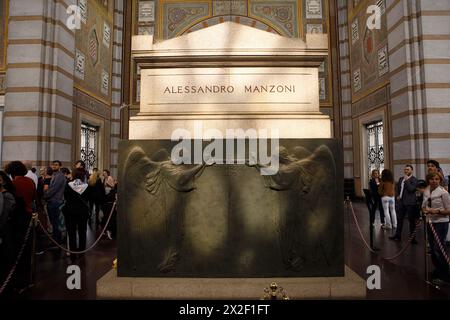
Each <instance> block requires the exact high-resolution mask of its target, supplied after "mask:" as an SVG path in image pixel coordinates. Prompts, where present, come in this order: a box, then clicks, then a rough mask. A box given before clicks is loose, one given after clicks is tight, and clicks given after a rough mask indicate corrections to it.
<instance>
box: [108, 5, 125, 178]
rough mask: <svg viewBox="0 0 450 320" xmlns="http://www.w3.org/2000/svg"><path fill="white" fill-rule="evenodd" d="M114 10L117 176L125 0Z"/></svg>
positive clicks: (113, 123) (113, 148) (113, 128)
mask: <svg viewBox="0 0 450 320" xmlns="http://www.w3.org/2000/svg"><path fill="white" fill-rule="evenodd" d="M114 8H115V10H114V50H113V77H112V106H111V144H110V145H111V160H110V163H111V165H110V169H111V174H112V175H113V177H117V173H118V172H117V167H118V163H119V153H118V149H119V140H120V130H121V128H120V107H121V104H122V57H123V54H122V52H123V45H122V44H123V23H124V15H123V12H124V1H123V0H115V7H114Z"/></svg>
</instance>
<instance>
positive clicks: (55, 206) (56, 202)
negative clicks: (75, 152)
mask: <svg viewBox="0 0 450 320" xmlns="http://www.w3.org/2000/svg"><path fill="white" fill-rule="evenodd" d="M61 165H62V164H61V161H58V160H55V161H53V163H52V169H53V175H52V180H51V181H50V186H49V188H48V189H47V191H45V193H44V198H45V200H47V211H48V216H49V218H50V222H51V224H52V227H53V238H54V239H55V240H56V241H57V242H58V243H62V236H61V229H60V226H59V221H60V215H61V207H62V205H63V204H64V189H65V187H66V182H67V180H66V177H65V176H64V174H63V173H62V172H61V171H60V168H61Z"/></svg>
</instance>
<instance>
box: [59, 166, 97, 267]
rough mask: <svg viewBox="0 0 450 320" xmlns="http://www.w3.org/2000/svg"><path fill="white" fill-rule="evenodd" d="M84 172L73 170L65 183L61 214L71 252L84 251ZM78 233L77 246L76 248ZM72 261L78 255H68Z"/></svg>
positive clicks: (86, 202) (86, 195)
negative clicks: (64, 222) (68, 180)
mask: <svg viewBox="0 0 450 320" xmlns="http://www.w3.org/2000/svg"><path fill="white" fill-rule="evenodd" d="M84 176H85V173H84V170H83V169H81V168H79V169H74V170H73V172H72V179H71V181H70V182H68V183H67V185H66V189H65V191H64V198H65V201H66V202H65V206H64V207H63V209H62V210H63V213H64V217H65V220H66V228H67V232H68V236H69V249H70V250H71V251H83V250H85V249H86V233H87V222H88V219H89V213H90V207H89V191H88V187H89V185H88V184H87V183H86V182H85V181H84ZM77 233H78V246H77ZM70 257H71V259H72V261H74V260H75V259H76V258H78V255H76V254H71V255H70Z"/></svg>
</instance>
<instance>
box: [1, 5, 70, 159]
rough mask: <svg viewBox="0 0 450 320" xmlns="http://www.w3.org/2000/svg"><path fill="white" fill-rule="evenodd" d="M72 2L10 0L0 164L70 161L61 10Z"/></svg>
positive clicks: (66, 37)
mask: <svg viewBox="0 0 450 320" xmlns="http://www.w3.org/2000/svg"><path fill="white" fill-rule="evenodd" d="M76 2H77V1H76V0H33V1H29V0H11V1H10V6H9V11H10V12H9V13H10V18H9V28H8V39H9V41H8V58H7V83H6V88H7V89H6V95H5V112H4V128H3V135H4V137H3V150H2V151H3V152H2V155H3V164H4V163H5V162H9V161H12V160H32V161H33V162H34V164H35V165H37V166H41V165H47V163H48V162H49V161H52V160H54V159H59V160H61V161H62V162H63V163H64V164H65V165H68V164H70V163H71V148H72V141H71V140H72V112H73V107H72V97H73V61H74V51H75V37H74V32H73V31H71V30H69V29H68V28H67V27H66V20H67V14H66V8H67V7H68V6H69V5H72V4H76Z"/></svg>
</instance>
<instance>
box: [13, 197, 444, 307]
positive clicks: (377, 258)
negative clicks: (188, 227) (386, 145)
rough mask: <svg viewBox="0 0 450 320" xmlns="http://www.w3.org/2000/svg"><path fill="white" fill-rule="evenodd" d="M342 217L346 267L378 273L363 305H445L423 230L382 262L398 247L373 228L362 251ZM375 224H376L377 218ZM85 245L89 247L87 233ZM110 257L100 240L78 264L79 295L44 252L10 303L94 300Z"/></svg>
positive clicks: (112, 248) (63, 265)
mask: <svg viewBox="0 0 450 320" xmlns="http://www.w3.org/2000/svg"><path fill="white" fill-rule="evenodd" d="M354 207H355V210H356V214H357V217H358V220H359V223H360V225H361V228H362V230H363V232H365V235H366V237H368V214H367V209H366V207H365V205H364V204H363V203H355V204H354ZM348 218H349V216H348V215H347V214H346V215H345V227H346V228H345V229H346V230H345V243H346V247H345V248H346V252H345V257H346V263H347V265H348V266H350V268H352V269H353V270H354V271H355V272H357V273H358V274H359V275H360V276H361V277H363V278H367V276H368V275H367V274H366V269H367V267H368V266H369V265H372V264H376V265H379V266H380V267H381V290H368V291H367V297H368V298H369V299H449V298H450V288H448V287H445V288H441V289H439V290H438V289H436V288H434V287H432V286H430V285H428V284H426V282H425V280H424V279H425V271H424V269H425V263H424V261H425V254H424V247H423V245H424V240H423V230H422V229H421V230H419V232H418V236H417V239H418V240H419V244H418V245H414V246H411V247H409V248H408V249H407V250H406V251H405V252H404V253H403V254H402V255H401V256H400V257H399V258H398V259H395V260H393V261H388V260H384V259H382V258H381V257H382V256H393V255H395V253H397V252H398V251H399V250H400V249H401V247H402V245H404V244H405V241H404V242H402V243H397V242H392V241H390V240H388V236H389V232H387V231H383V230H381V229H380V225H379V222H378V220H377V222H376V234H375V237H376V246H377V247H379V248H381V249H382V250H381V251H380V253H378V254H376V255H375V254H371V253H370V252H369V251H368V250H367V249H366V247H365V246H364V244H363V242H362V241H361V238H360V236H359V234H358V232H357V229H356V226H355V223H354V220H353V218H352V217H350V219H348ZM377 219H378V218H377ZM407 227H408V223H407V222H405V228H404V239H405V240H406V239H407V235H406V233H407V229H408V228H407ZM88 240H89V241H88V242H89V243H92V242H93V241H94V239H93V234H92V232H90V233H89V238H88ZM115 257H116V241H115V240H107V239H104V240H101V241H100V243H99V245H98V246H97V247H96V248H95V249H94V250H92V251H90V252H89V253H87V254H86V256H85V257H84V258H83V259H81V261H80V267H81V271H82V288H81V290H72V291H70V290H68V289H67V286H66V280H67V277H68V276H69V275H68V274H66V269H67V266H68V265H69V264H70V260H69V259H68V258H67V257H65V256H62V257H61V256H60V257H55V256H54V254H53V253H52V252H50V251H47V252H45V253H44V254H43V255H40V256H38V257H37V280H36V285H35V287H33V288H32V289H30V290H29V291H27V292H25V293H23V294H22V295H20V296H15V297H13V298H19V299H95V285H96V281H97V279H99V278H100V277H101V276H103V275H104V274H105V273H106V272H107V271H108V270H110V268H111V265H112V261H113V260H114V259H115Z"/></svg>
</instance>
